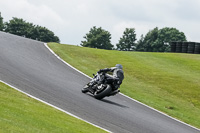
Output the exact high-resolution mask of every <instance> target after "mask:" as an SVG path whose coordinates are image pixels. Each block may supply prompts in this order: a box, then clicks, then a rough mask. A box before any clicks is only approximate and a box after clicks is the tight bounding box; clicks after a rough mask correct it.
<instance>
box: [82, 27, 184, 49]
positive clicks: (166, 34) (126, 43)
mask: <svg viewBox="0 0 200 133" xmlns="http://www.w3.org/2000/svg"><path fill="white" fill-rule="evenodd" d="M83 38H84V39H85V41H81V44H80V45H81V46H83V47H91V48H99V49H108V50H120V51H145V52H168V51H169V49H170V46H169V42H171V41H187V40H186V36H185V34H184V33H183V32H180V31H179V30H178V29H176V28H169V27H165V28H162V29H158V27H156V28H154V29H153V30H150V31H149V32H148V33H147V34H146V35H145V36H144V35H141V37H140V39H139V40H138V41H137V42H136V40H137V39H136V33H135V28H126V29H125V31H124V32H123V35H122V37H121V38H120V39H119V42H118V43H117V44H116V47H117V48H114V45H113V44H111V41H110V39H111V34H110V32H109V31H106V30H104V29H102V28H101V27H99V28H97V27H96V26H94V27H92V28H91V29H90V31H89V33H87V34H86V35H85V36H84V37H83Z"/></svg>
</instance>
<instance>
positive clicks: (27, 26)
mask: <svg viewBox="0 0 200 133" xmlns="http://www.w3.org/2000/svg"><path fill="white" fill-rule="evenodd" d="M0 31H4V32H8V33H11V34H15V35H19V36H23V37H26V38H30V39H34V40H38V41H42V42H60V39H59V38H58V37H57V36H55V34H54V33H53V32H52V31H50V30H49V29H47V28H46V27H42V26H39V25H34V24H33V23H29V22H26V21H25V20H23V19H21V18H16V17H13V18H12V19H11V20H10V21H9V22H3V17H2V16H1V12H0Z"/></svg>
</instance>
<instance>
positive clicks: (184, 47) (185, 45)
mask: <svg viewBox="0 0 200 133" xmlns="http://www.w3.org/2000/svg"><path fill="white" fill-rule="evenodd" d="M169 44H170V47H171V52H173V53H174V52H175V53H190V54H200V43H197V42H170V43H169Z"/></svg>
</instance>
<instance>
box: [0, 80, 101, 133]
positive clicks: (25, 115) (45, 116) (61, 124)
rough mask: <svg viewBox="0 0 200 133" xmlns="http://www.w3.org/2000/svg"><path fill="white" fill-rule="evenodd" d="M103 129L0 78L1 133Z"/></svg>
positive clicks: (77, 132) (71, 132)
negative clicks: (4, 82)
mask: <svg viewBox="0 0 200 133" xmlns="http://www.w3.org/2000/svg"><path fill="white" fill-rule="evenodd" d="M94 131H95V132H98V133H103V132H105V131H103V130H101V129H99V128H96V127H94V126H92V125H90V124H88V123H86V122H83V121H81V120H79V119H76V118H74V117H72V116H69V115H67V114H65V113H63V112H61V111H58V110H56V109H54V108H52V107H50V106H48V105H46V104H43V103H41V102H39V101H37V100H35V99H32V98H30V97H28V96H27V95H24V94H22V93H20V92H18V91H16V90H14V89H12V88H10V87H9V86H7V85H5V84H3V83H1V82H0V132H1V133H12V132H14V133H40V132H42V133H93V132H94Z"/></svg>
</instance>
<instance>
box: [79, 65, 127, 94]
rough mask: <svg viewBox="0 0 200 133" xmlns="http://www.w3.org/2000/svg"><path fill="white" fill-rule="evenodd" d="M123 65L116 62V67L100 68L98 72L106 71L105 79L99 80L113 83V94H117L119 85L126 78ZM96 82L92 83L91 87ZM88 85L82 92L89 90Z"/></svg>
mask: <svg viewBox="0 0 200 133" xmlns="http://www.w3.org/2000/svg"><path fill="white" fill-rule="evenodd" d="M122 69H123V67H122V65H121V64H116V65H115V67H111V68H105V69H100V70H99V71H98V72H97V73H102V72H103V73H105V79H104V80H103V81H99V84H101V83H108V84H111V85H112V89H113V90H112V92H111V95H115V94H117V93H118V92H120V91H119V89H118V88H119V87H120V85H121V84H122V81H123V79H124V72H123V70H122ZM109 72H111V73H112V75H110V74H109ZM94 84H95V83H92V85H90V86H91V87H92V86H93V85H94ZM88 89H89V88H88V85H86V86H85V87H84V88H83V90H82V92H83V93H85V92H87V91H88Z"/></svg>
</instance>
